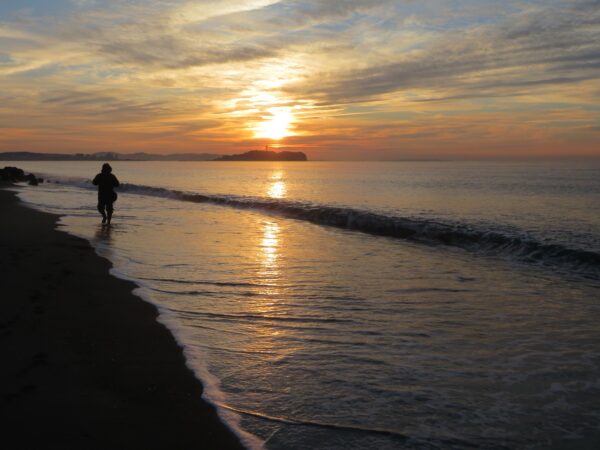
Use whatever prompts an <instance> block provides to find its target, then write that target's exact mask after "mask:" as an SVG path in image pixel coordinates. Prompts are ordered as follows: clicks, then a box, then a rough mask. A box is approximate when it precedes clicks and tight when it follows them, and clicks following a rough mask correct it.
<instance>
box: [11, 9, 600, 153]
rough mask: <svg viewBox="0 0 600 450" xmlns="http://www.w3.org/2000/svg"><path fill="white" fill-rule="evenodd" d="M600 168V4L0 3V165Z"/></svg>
mask: <svg viewBox="0 0 600 450" xmlns="http://www.w3.org/2000/svg"><path fill="white" fill-rule="evenodd" d="M265 145H269V147H270V148H272V149H282V150H292V151H295V150H297V151H304V152H306V153H307V154H308V155H309V157H310V158H311V159H377V160H393V159H439V158H514V157H568V156H575V157H585V156H594V157H596V156H598V157H600V0H596V1H593V0H561V1H555V0H518V1H517V0H515V1H513V0H502V1H491V0H437V1H431V0H345V1H341V0H196V1H190V0H154V1H141V0H52V1H50V0H14V1H13V0H0V151H38V152H65V153H73V152H83V153H89V152H97V151H119V152H138V151H145V152H150V153H181V152H195V153H205V152H208V153H240V152H242V151H247V150H252V149H261V148H264V146H265Z"/></svg>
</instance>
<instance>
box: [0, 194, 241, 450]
mask: <svg viewBox="0 0 600 450" xmlns="http://www.w3.org/2000/svg"><path fill="white" fill-rule="evenodd" d="M0 211H2V216H3V220H2V221H0V248H1V251H0V273H1V275H0V292H2V306H1V307H2V314H1V316H0V317H1V319H0V349H1V350H0V351H1V355H2V356H1V361H2V367H3V370H2V371H0V382H1V388H0V405H1V406H0V411H1V413H0V420H2V424H3V430H4V435H5V436H4V441H5V442H10V443H11V448H61V449H67V448H73V449H75V448H78V449H79V448H86V449H96V448H97V449H107V448H144V449H166V448H169V449H180V448H181V449H183V448H209V449H212V448H215V449H217V448H218V449H242V448H244V447H243V446H242V444H241V443H240V441H239V439H238V437H236V436H235V435H234V433H233V432H232V431H231V430H229V429H228V428H227V427H226V425H224V424H223V423H222V422H221V420H220V419H219V417H218V415H217V412H216V410H215V408H214V407H213V406H212V405H210V404H208V403H207V402H206V401H204V400H203V399H202V392H203V388H202V385H201V383H200V382H199V381H198V380H197V379H196V377H195V376H194V374H193V373H192V371H191V370H190V369H189V368H188V367H187V366H186V363H185V359H184V356H183V352H182V349H181V347H179V345H178V344H177V343H176V341H175V339H174V337H173V336H172V334H171V333H170V332H169V331H168V330H167V328H166V327H165V326H163V325H162V324H160V323H159V322H158V321H157V320H156V319H157V316H158V311H157V310H156V308H155V307H154V306H153V305H151V304H149V303H147V302H145V301H143V300H142V299H140V298H139V297H137V296H135V295H133V294H132V293H131V292H132V290H133V289H135V288H136V287H137V286H136V285H135V284H134V283H132V282H129V281H125V280H121V279H118V278H115V277H113V276H111V275H109V269H110V268H111V263H110V262H109V261H108V260H106V259H104V258H102V257H100V256H98V255H97V254H96V253H95V252H94V250H93V248H92V247H91V246H90V244H89V243H88V242H87V241H85V240H84V239H81V238H77V237H74V236H71V235H69V234H67V233H65V232H62V231H58V230H56V229H55V225H56V221H57V219H58V216H56V215H52V214H48V213H43V212H38V211H35V210H33V209H30V208H27V207H26V206H24V205H23V204H21V202H19V200H18V199H17V197H16V194H15V193H14V192H11V191H8V190H6V189H2V188H1V187H0Z"/></svg>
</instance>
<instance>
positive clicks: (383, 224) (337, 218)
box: [52, 177, 600, 280]
mask: <svg viewBox="0 0 600 450" xmlns="http://www.w3.org/2000/svg"><path fill="white" fill-rule="evenodd" d="M52 178H54V177H52ZM54 181H55V182H57V183H61V184H68V185H73V186H77V187H82V188H87V189H89V188H93V186H92V185H91V184H90V183H89V181H84V180H82V179H73V178H68V179H67V178H64V179H54ZM119 191H120V192H125V193H131V194H137V195H146V196H154V197H161V198H170V199H175V200H179V201H185V202H194V203H211V204H215V205H222V206H229V207H233V208H240V209H257V210H262V211H267V212H270V213H272V214H277V215H280V216H284V217H288V218H293V219H298V220H304V221H308V222H312V223H315V224H319V225H325V226H332V227H337V228H344V229H347V230H354V231H359V232H363V233H368V234H372V235H378V236H387V237H392V238H400V239H406V240H410V241H414V242H421V243H427V244H431V245H436V244H441V245H447V246H452V247H457V248H461V249H464V250H468V251H471V252H476V253H479V254H485V255H490V256H500V257H506V258H510V259H512V260H518V261H520V262H526V263H533V264H537V265H541V266H546V267H551V268H553V269H557V270H562V271H564V270H566V271H568V272H569V273H571V274H575V275H578V276H582V277H585V278H589V279H592V280H600V254H599V253H595V252H592V251H588V250H583V249H575V248H569V247H566V246H564V245H561V244H557V243H544V242H540V241H538V240H536V239H534V238H532V237H530V236H527V235H525V234H521V235H520V234H516V233H514V234H508V233H505V232H501V231H496V230H489V229H481V228H478V227H476V226H473V225H469V224H462V223H449V222H443V221H437V220H431V219H422V218H412V217H401V216H394V215H386V214H380V213H377V212H372V211H367V210H361V209H356V208H349V207H341V206H331V205H320V204H315V203H309V202H299V201H290V200H282V199H272V198H261V197H243V196H235V195H212V194H198V193H191V192H183V191H179V190H173V189H166V188H161V187H153V186H143V185H136V184H122V185H121V187H120V189H119Z"/></svg>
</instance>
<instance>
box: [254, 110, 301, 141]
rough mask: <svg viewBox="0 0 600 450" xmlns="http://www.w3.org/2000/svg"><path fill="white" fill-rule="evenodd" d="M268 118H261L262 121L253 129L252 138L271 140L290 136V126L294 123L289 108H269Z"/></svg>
mask: <svg viewBox="0 0 600 450" xmlns="http://www.w3.org/2000/svg"><path fill="white" fill-rule="evenodd" d="M268 112H269V114H270V116H269V117H267V118H263V119H264V121H263V122H261V123H259V124H258V125H257V126H256V127H255V128H254V137H257V138H267V139H273V140H275V141H276V140H279V139H283V138H284V137H286V136H290V135H291V134H292V133H291V131H290V126H291V125H292V123H293V121H294V115H293V114H292V111H291V109H290V108H285V107H274V108H269V109H268Z"/></svg>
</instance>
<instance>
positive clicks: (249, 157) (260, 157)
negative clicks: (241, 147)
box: [215, 150, 308, 161]
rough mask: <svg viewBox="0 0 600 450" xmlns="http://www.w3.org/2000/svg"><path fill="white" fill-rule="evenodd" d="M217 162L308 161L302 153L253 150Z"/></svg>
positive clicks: (219, 159)
mask: <svg viewBox="0 0 600 450" xmlns="http://www.w3.org/2000/svg"><path fill="white" fill-rule="evenodd" d="M215 161H308V158H307V157H306V154H304V153H302V152H272V151H269V150H251V151H249V152H246V153H241V154H239V155H225V156H221V157H219V158H217V159H215Z"/></svg>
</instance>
